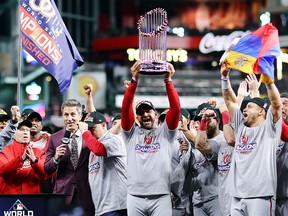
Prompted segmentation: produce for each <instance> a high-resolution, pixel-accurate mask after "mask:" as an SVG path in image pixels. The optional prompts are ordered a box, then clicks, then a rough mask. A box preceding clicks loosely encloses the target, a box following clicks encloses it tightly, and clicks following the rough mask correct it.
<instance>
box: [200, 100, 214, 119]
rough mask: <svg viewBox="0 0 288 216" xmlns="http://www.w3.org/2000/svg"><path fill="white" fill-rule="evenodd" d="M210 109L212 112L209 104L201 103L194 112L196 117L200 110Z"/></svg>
mask: <svg viewBox="0 0 288 216" xmlns="http://www.w3.org/2000/svg"><path fill="white" fill-rule="evenodd" d="M205 108H206V109H210V110H214V109H213V107H212V106H211V105H210V104H209V103H202V104H200V105H199V106H198V107H197V110H196V116H197V115H199V113H200V112H201V110H203V109H205Z"/></svg>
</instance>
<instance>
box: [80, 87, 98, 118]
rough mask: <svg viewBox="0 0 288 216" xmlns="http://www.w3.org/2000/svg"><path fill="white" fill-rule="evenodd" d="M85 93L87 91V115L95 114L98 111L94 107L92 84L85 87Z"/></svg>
mask: <svg viewBox="0 0 288 216" xmlns="http://www.w3.org/2000/svg"><path fill="white" fill-rule="evenodd" d="M83 88H84V91H85V98H86V111H87V113H90V112H94V111H96V108H95V106H94V101H93V96H92V92H93V85H92V84H87V85H84V86H83Z"/></svg>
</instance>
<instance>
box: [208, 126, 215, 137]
mask: <svg viewBox="0 0 288 216" xmlns="http://www.w3.org/2000/svg"><path fill="white" fill-rule="evenodd" d="M215 132H216V126H215V125H212V126H211V127H209V128H207V138H208V139H211V138H213V137H214V134H215Z"/></svg>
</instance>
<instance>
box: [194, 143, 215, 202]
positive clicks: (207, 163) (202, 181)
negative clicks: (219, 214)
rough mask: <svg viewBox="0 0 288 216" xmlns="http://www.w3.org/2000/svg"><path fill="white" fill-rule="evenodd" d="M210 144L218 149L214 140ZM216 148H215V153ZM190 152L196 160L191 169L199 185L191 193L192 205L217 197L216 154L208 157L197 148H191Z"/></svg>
mask: <svg viewBox="0 0 288 216" xmlns="http://www.w3.org/2000/svg"><path fill="white" fill-rule="evenodd" d="M210 145H211V148H214V149H218V150H219V147H220V146H219V145H218V144H217V143H216V142H211V143H210ZM218 150H216V152H217V153H218ZM192 152H193V153H194V156H195V160H196V161H195V163H194V164H193V170H194V173H195V176H197V181H198V184H199V185H200V186H201V188H200V189H198V190H197V191H195V192H194V193H193V205H197V204H201V203H205V202H207V201H210V200H213V199H218V171H217V154H212V156H209V157H208V156H207V155H203V154H202V153H201V152H200V151H199V150H198V149H193V150H192Z"/></svg>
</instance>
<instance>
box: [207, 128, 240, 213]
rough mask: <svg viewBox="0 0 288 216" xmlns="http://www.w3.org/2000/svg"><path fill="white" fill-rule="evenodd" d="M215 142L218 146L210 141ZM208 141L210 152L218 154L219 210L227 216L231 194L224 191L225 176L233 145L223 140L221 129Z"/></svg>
mask: <svg viewBox="0 0 288 216" xmlns="http://www.w3.org/2000/svg"><path fill="white" fill-rule="evenodd" d="M213 142H216V143H218V145H219V146H220V149H219V148H216V149H215V148H214V147H213V146H215V145H213V144H212V143H213ZM208 143H209V144H210V146H211V147H212V148H211V150H212V153H213V154H217V155H218V190H219V192H218V196H219V202H220V207H221V212H222V214H223V216H228V215H230V214H231V196H230V194H229V193H228V192H227V191H226V187H227V177H228V173H229V170H230V165H231V157H232V153H233V149H234V148H233V147H231V146H229V145H228V144H227V142H226V140H225V137H224V134H223V132H222V131H220V133H219V134H218V135H217V136H216V137H213V138H212V139H208Z"/></svg>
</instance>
